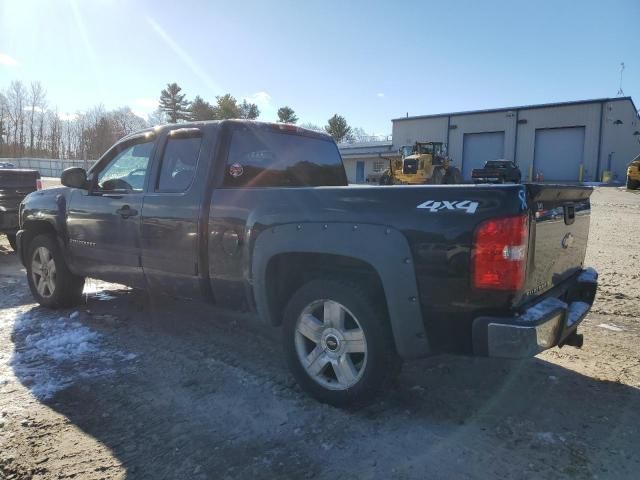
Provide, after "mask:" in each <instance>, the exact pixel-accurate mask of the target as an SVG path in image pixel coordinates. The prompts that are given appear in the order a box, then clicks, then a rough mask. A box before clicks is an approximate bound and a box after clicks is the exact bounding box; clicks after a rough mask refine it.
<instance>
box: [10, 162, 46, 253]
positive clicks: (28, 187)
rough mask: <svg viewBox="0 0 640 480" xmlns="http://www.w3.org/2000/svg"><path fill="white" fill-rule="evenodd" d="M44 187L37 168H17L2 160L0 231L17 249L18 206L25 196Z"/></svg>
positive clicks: (12, 246)
mask: <svg viewBox="0 0 640 480" xmlns="http://www.w3.org/2000/svg"><path fill="white" fill-rule="evenodd" d="M41 188H42V182H41V180H40V173H39V172H38V171H37V170H27V169H18V168H15V167H14V165H13V164H11V163H8V162H0V233H4V234H5V235H6V236H7V239H8V240H9V245H11V248H13V249H14V250H15V249H16V232H17V231H18V206H19V205H20V202H21V201H22V199H24V197H26V196H27V195H28V194H30V193H31V192H33V191H35V190H40V189H41Z"/></svg>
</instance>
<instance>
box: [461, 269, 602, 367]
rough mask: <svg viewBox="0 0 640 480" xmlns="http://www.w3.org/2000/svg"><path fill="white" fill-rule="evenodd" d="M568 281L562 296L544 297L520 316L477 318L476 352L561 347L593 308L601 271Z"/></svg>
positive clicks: (526, 352)
mask: <svg viewBox="0 0 640 480" xmlns="http://www.w3.org/2000/svg"><path fill="white" fill-rule="evenodd" d="M569 282H570V283H568V284H567V285H566V288H564V289H563V290H562V296H561V298H558V297H555V296H551V297H547V298H543V299H542V300H541V301H539V302H538V303H536V304H534V305H533V306H531V307H529V308H528V309H527V310H525V311H524V312H522V313H521V314H520V315H517V316H513V317H478V318H476V319H475V320H474V321H473V350H474V353H475V354H477V355H488V356H491V357H503V358H523V357H531V356H534V355H537V354H538V353H540V352H542V351H543V350H546V349H548V348H551V347H554V346H556V345H559V346H562V345H563V344H564V343H565V342H566V341H567V340H568V339H569V337H570V336H571V335H573V334H574V333H575V332H576V329H577V328H578V325H579V324H580V322H582V320H583V319H584V317H585V316H586V315H587V313H588V312H589V310H590V309H591V305H592V304H593V300H594V298H595V294H596V290H597V287H598V273H597V272H596V271H595V270H594V269H593V268H588V269H586V270H583V271H582V272H581V273H580V274H578V275H576V276H575V277H573V278H572V280H570V281H569Z"/></svg>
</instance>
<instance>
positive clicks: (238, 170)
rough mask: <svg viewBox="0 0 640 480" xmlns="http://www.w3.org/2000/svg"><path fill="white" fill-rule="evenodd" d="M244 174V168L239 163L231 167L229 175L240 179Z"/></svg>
mask: <svg viewBox="0 0 640 480" xmlns="http://www.w3.org/2000/svg"><path fill="white" fill-rule="evenodd" d="M243 173H244V168H242V165H240V164H239V163H234V164H233V165H231V166H230V167H229V175H231V176H232V177H233V178H238V177H239V176H240V175H242V174H243Z"/></svg>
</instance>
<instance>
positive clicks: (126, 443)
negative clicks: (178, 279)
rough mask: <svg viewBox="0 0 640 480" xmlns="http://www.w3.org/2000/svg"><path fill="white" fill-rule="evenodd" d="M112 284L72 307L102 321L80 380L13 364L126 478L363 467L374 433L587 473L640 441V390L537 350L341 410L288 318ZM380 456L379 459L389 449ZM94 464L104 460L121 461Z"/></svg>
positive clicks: (414, 374) (442, 374)
mask: <svg viewBox="0 0 640 480" xmlns="http://www.w3.org/2000/svg"><path fill="white" fill-rule="evenodd" d="M106 293H107V294H108V296H107V300H106V301H105V300H98V299H97V298H95V297H91V296H90V297H89V300H88V303H87V306H86V308H85V309H82V312H81V314H80V315H78V316H77V317H75V318H74V320H73V321H74V322H76V324H80V325H81V326H82V327H86V328H87V329H90V330H91V331H95V332H97V333H98V334H99V336H100V340H99V348H100V349H102V353H92V356H91V357H90V358H83V359H82V361H80V362H76V363H79V365H80V366H79V367H78V365H75V366H74V367H73V368H80V371H78V372H76V373H75V374H76V377H77V378H75V379H74V380H73V381H72V382H70V383H69V385H68V386H66V387H65V388H63V389H61V390H60V391H58V392H56V393H55V394H53V395H52V396H50V397H48V398H44V397H42V392H41V391H38V390H37V389H36V386H34V383H33V382H34V378H33V376H32V375H29V373H28V369H25V368H20V365H19V362H18V363H16V362H14V372H15V374H16V376H17V377H18V380H19V381H20V382H21V383H22V384H23V385H24V386H26V387H27V388H29V389H30V390H31V391H32V392H33V393H34V394H39V395H40V396H41V398H42V400H41V401H42V403H44V404H46V405H47V406H49V407H50V408H52V409H53V410H55V411H56V412H58V413H60V414H62V415H64V416H65V417H66V418H67V419H68V420H69V421H70V422H71V423H72V424H74V425H76V426H77V427H78V428H80V429H81V430H82V431H83V432H85V433H86V434H87V435H90V436H91V437H93V438H94V439H95V440H97V441H98V442H100V443H101V444H103V445H104V446H106V447H107V448H108V449H109V451H110V452H111V455H113V457H115V459H116V460H117V462H119V463H121V464H122V466H123V467H124V468H125V469H126V472H127V477H128V478H220V477H224V476H225V475H226V476H229V477H231V478H249V477H251V478H253V479H255V478H273V477H287V478H303V477H305V476H318V475H320V476H324V475H325V474H327V472H328V471H329V470H330V469H331V468H332V467H330V466H327V464H326V462H325V461H324V457H325V456H326V452H327V451H328V450H332V451H333V453H332V455H333V456H334V460H335V461H336V462H339V464H340V465H342V467H341V470H340V471H341V472H343V473H344V474H345V475H346V476H347V477H348V478H350V477H353V476H358V475H359V473H362V470H359V469H361V468H363V467H362V465H361V463H359V461H356V462H353V461H352V462H351V464H350V463H349V460H348V459H349V457H350V456H353V455H362V454H363V453H362V452H363V450H362V448H363V447H362V445H360V446H359V447H358V448H359V449H358V450H356V449H353V448H351V447H350V443H349V439H350V438H353V437H358V438H360V437H362V438H364V439H365V440H363V441H364V442H365V444H366V445H370V446H371V448H372V449H373V451H375V449H376V448H377V449H378V452H380V451H383V450H385V449H387V450H389V451H394V449H398V448H403V449H404V450H403V452H402V453H403V455H399V456H398V458H397V460H396V461H397V462H399V464H402V463H403V462H404V463H407V462H408V461H409V460H407V457H411V456H412V455H416V456H417V455H418V450H412V447H406V446H405V447H401V446H400V445H401V442H400V439H401V438H415V439H416V442H418V441H422V440H424V439H427V440H426V444H425V445H423V446H422V447H421V449H420V450H419V452H420V453H419V458H420V460H421V461H426V460H430V461H434V462H436V463H437V462H438V461H444V460H443V459H445V458H452V456H455V455H456V454H459V452H460V451H461V450H463V449H465V448H480V449H483V448H484V446H483V445H482V443H483V442H485V443H486V445H487V446H488V447H487V448H489V447H490V448H494V449H497V451H499V452H503V453H504V454H505V455H506V456H505V455H502V456H503V457H505V459H502V460H496V462H505V466H506V465H507V463H508V462H510V461H514V460H513V458H514V457H522V459H524V460H523V461H527V462H528V460H527V459H528V458H529V456H530V455H531V449H534V450H536V456H537V458H540V457H545V456H546V457H547V458H548V459H552V462H553V465H558V463H560V464H562V465H565V464H566V465H565V466H566V468H571V469H574V470H571V471H569V473H571V472H572V471H575V472H577V475H578V476H581V475H582V474H584V475H587V474H588V473H589V472H590V471H591V469H592V467H593V465H595V463H594V462H595V461H596V460H593V459H589V455H593V457H594V458H596V457H597V461H598V462H601V463H602V464H603V465H605V466H607V467H610V465H608V463H607V462H610V461H611V462H613V461H620V459H611V460H608V459H605V458H604V457H603V456H602V455H600V454H599V453H598V452H600V451H601V450H602V449H610V448H615V447H616V446H619V445H621V443H622V442H626V445H628V446H629V445H636V446H637V445H638V444H640V433H639V432H638V431H637V429H635V430H633V431H631V430H630V428H632V427H630V426H632V425H636V426H637V425H638V424H640V391H639V390H638V389H636V388H633V387H631V386H627V385H624V384H619V383H614V382H609V381H603V380H598V379H596V378H592V377H588V376H585V375H582V374H580V373H577V372H575V371H572V370H569V369H566V368H563V367H560V366H558V365H555V364H553V363H550V362H547V361H544V360H541V359H538V358H534V359H529V360H525V361H518V362H514V361H504V360H498V359H486V358H465V357H453V356H440V357H434V358H430V359H426V360H421V361H416V362H412V363H410V364H407V365H406V366H405V368H404V370H403V373H402V375H401V376H400V378H399V380H398V382H397V384H396V385H395V387H394V388H393V389H392V390H390V391H388V392H386V393H385V394H383V396H382V397H381V399H380V400H379V401H377V402H375V403H374V404H372V405H370V406H368V407H366V408H363V409H360V410H355V411H345V410H338V409H334V408H331V407H327V406H325V405H320V404H318V403H316V402H315V401H313V400H311V399H309V398H308V397H307V396H306V395H305V394H304V393H302V392H301V391H300V390H299V389H298V387H297V386H295V385H294V383H293V382H292V380H291V378H290V376H289V374H288V372H287V370H286V368H285V366H284V364H283V361H282V359H281V353H280V348H279V345H278V342H277V332H276V333H274V332H266V331H264V330H261V329H258V330H255V329H254V328H252V325H251V324H250V321H248V320H246V319H244V318H243V317H233V318H232V317H221V316H220V315H219V314H218V313H217V312H215V311H214V310H211V309H209V308H208V307H203V306H202V305H196V304H193V303H190V302H187V301H178V300H172V299H166V298H165V299H158V300H153V301H151V300H149V299H148V298H147V297H146V296H145V295H144V294H142V293H139V292H128V293H126V294H123V293H122V292H112V293H109V292H106ZM86 310H89V311H90V312H88V313H87V312H86ZM67 313H69V312H67ZM41 314H43V313H42V310H41V309H39V308H33V309H32V310H30V311H28V312H26V313H22V314H20V315H19V318H17V319H16V325H18V327H17V328H16V330H15V332H14V334H13V335H12V341H13V342H14V344H15V350H16V351H18V352H20V351H26V350H29V348H30V346H29V345H28V342H29V336H28V335H27V334H26V333H27V332H25V331H24V328H25V327H24V325H25V322H27V321H31V323H30V324H29V325H31V326H30V328H33V329H36V330H35V331H36V332H37V329H38V328H40V327H38V325H41V326H42V328H44V326H45V325H46V322H40V323H39V324H34V322H33V321H32V320H33V319H34V318H37V317H38V316H39V315H41ZM56 315H58V314H56ZM212 319H213V320H212ZM28 333H29V334H33V333H34V331H30V332H28ZM41 333H43V334H46V332H41ZM32 338H33V337H32ZM107 357H111V358H112V359H113V361H111V362H107V364H108V365H107V364H105V365H101V366H99V368H98V370H99V371H102V370H100V369H103V367H104V370H105V372H103V373H101V374H96V375H90V374H88V373H87V372H91V371H92V369H94V367H96V365H95V363H96V362H98V363H99V362H101V361H103V360H105V359H106V358H107ZM92 358H93V361H94V363H93V364H92V363H91V359H92ZM38 365H39V366H40V367H39V368H44V369H51V370H53V369H60V368H62V369H65V368H66V369H68V368H70V367H69V366H68V365H64V364H56V363H55V362H53V363H48V362H46V361H45V362H39V363H38ZM107 367H108V368H107ZM48 373H49V374H50V375H54V374H55V372H52V371H50V372H48ZM398 432H400V433H398ZM374 447H375V448H374ZM417 447H418V445H417V444H416V446H415V448H417ZM576 449H577V450H576ZM364 451H365V452H368V451H370V450H368V449H366V448H365V449H364ZM576 451H579V452H581V453H580V454H579V458H578V459H577V460H576V455H577V454H576V453H575V452H576ZM456 452H458V453H456ZM507 454H508V455H507ZM60 455H62V453H61V454H60ZM372 455H373V454H372ZM376 455H379V456H380V463H384V462H385V461H390V460H385V458H387V457H385V455H382V454H376ZM507 457H509V458H507ZM343 458H344V465H343V464H342V463H340V462H341V459H343ZM416 458H417V457H416ZM76 460H77V458H76V457H74V460H73V461H74V462H75V461H76ZM363 461H365V462H370V459H366V458H365V459H364V460H363ZM563 462H564V463H563ZM94 463H95V465H94V466H95V469H96V471H98V470H97V469H99V468H104V469H108V468H113V466H109V465H108V464H102V463H101V461H98V460H95V462H94ZM374 464H375V462H374ZM60 465H62V466H64V461H59V463H58V468H63V467H61V466H60ZM349 465H350V466H349ZM390 466H392V465H391V464H390ZM372 468H373V467H372ZM505 468H506V467H505ZM544 468H549V467H544ZM349 469H351V470H349ZM470 471H474V470H470ZM422 472H423V473H424V471H422ZM334 473H335V472H334ZM564 473H567V472H564ZM474 474H475V475H476V476H478V477H480V478H482V477H483V476H484V475H483V472H482V471H480V472H478V471H474ZM486 474H487V475H489V474H490V471H489V470H487V471H486Z"/></svg>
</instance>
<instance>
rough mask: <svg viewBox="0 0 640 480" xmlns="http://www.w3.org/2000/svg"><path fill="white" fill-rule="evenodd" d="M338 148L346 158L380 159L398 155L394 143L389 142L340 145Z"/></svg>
mask: <svg viewBox="0 0 640 480" xmlns="http://www.w3.org/2000/svg"><path fill="white" fill-rule="evenodd" d="M338 148H339V149H340V154H341V155H342V156H343V157H346V158H355V157H363V156H364V157H380V156H382V155H389V154H395V153H396V152H395V151H394V149H393V143H392V142H390V141H388V140H387V141H383V142H361V143H340V144H338Z"/></svg>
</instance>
